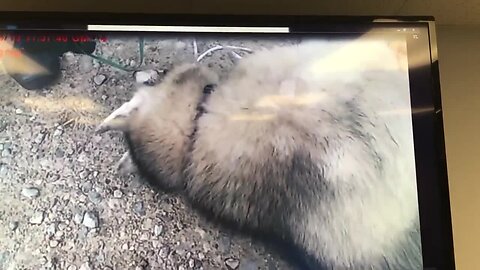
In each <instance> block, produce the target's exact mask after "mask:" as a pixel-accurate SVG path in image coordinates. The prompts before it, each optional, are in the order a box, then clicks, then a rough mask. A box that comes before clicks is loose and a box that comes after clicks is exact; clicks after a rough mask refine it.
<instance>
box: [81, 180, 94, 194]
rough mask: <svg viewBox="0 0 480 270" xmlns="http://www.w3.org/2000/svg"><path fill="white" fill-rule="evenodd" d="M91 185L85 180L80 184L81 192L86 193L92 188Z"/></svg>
mask: <svg viewBox="0 0 480 270" xmlns="http://www.w3.org/2000/svg"><path fill="white" fill-rule="evenodd" d="M92 187H93V185H92V182H90V181H86V182H85V183H83V184H82V187H81V188H82V192H83V193H88V192H90V190H91V189H92Z"/></svg>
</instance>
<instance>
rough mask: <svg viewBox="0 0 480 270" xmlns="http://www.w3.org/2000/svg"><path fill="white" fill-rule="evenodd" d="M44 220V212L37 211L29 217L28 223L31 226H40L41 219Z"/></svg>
mask: <svg viewBox="0 0 480 270" xmlns="http://www.w3.org/2000/svg"><path fill="white" fill-rule="evenodd" d="M44 218H45V212H43V211H37V212H35V213H34V214H33V216H31V217H30V220H29V222H30V223H31V224H42V222H43V219H44Z"/></svg>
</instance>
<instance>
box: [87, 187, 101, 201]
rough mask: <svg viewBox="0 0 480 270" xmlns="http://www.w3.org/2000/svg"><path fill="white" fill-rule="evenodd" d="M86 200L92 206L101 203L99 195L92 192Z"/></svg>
mask: <svg viewBox="0 0 480 270" xmlns="http://www.w3.org/2000/svg"><path fill="white" fill-rule="evenodd" d="M88 199H89V200H90V201H91V202H92V203H94V204H99V203H100V202H101V201H102V196H101V195H100V193H98V192H96V191H94V190H92V191H90V192H89V193H88Z"/></svg>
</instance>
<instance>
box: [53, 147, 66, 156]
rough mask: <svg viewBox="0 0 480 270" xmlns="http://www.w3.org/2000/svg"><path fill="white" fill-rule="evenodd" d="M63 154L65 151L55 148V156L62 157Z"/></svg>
mask: <svg viewBox="0 0 480 270" xmlns="http://www.w3.org/2000/svg"><path fill="white" fill-rule="evenodd" d="M64 156H65V152H63V150H62V149H61V148H57V150H55V157H57V158H63V157H64Z"/></svg>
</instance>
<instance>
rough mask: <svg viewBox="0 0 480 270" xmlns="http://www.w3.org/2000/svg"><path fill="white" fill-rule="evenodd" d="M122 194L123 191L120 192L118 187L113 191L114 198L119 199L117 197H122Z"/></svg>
mask: <svg viewBox="0 0 480 270" xmlns="http://www.w3.org/2000/svg"><path fill="white" fill-rule="evenodd" d="M122 195H123V193H122V191H120V190H119V189H116V190H115V191H114V192H113V197H114V198H117V199H119V198H121V197H122Z"/></svg>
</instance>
